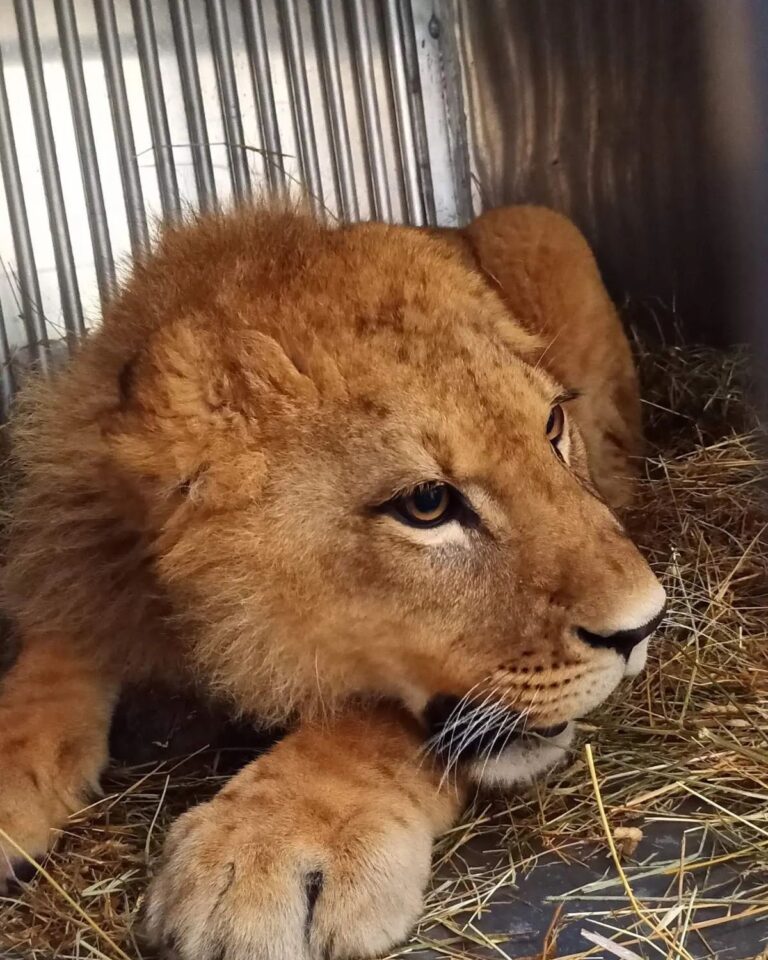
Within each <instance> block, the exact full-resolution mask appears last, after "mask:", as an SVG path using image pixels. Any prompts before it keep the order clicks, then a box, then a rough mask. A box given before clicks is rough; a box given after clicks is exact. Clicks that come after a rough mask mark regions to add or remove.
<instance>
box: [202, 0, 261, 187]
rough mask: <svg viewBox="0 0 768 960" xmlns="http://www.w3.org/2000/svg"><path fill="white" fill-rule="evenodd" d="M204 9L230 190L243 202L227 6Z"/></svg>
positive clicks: (245, 183) (247, 182) (241, 140)
mask: <svg viewBox="0 0 768 960" xmlns="http://www.w3.org/2000/svg"><path fill="white" fill-rule="evenodd" d="M207 7H208V24H209V27H210V31H211V49H212V50H213V59H214V62H215V64H216V77H217V79H218V83H219V100H220V102H221V112H222V114H223V117H224V130H225V131H226V137H227V147H228V149H229V168H230V171H231V174H232V189H233V190H234V194H235V197H236V198H237V199H238V200H244V199H246V198H247V197H249V196H250V195H251V177H250V172H249V170H248V154H247V151H246V149H245V134H244V133H243V121H242V117H241V116H240V100H239V97H238V93H237V80H236V79H235V64H234V61H233V59H232V44H231V42H230V38H229V23H228V22H227V10H226V2H224V0H208V3H207Z"/></svg>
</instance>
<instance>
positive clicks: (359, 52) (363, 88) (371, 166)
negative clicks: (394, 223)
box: [349, 0, 392, 220]
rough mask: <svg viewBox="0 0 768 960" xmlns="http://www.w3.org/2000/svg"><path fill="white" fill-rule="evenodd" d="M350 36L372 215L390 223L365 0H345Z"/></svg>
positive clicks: (390, 212)
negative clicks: (363, 132)
mask: <svg viewBox="0 0 768 960" xmlns="http://www.w3.org/2000/svg"><path fill="white" fill-rule="evenodd" d="M349 10H350V14H351V25H352V35H353V39H354V41H355V66H356V71H357V82H358V85H359V88H360V101H361V104H362V111H363V127H364V129H365V141H366V152H367V161H368V173H369V177H370V182H371V192H372V194H373V208H374V213H375V215H376V217H377V218H379V219H380V220H391V219H392V206H391V202H390V197H389V182H388V180H387V167H386V161H385V159H384V138H383V136H382V132H381V120H380V114H379V98H378V95H377V93H376V78H375V76H374V73H373V60H372V58H371V38H370V36H369V34H368V20H367V17H368V15H369V13H370V11H369V10H367V9H366V3H365V0H349Z"/></svg>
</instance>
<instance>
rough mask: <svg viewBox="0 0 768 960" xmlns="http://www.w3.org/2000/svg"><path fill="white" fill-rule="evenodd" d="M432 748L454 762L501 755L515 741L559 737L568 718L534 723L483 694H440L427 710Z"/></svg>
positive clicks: (432, 700)
mask: <svg viewBox="0 0 768 960" xmlns="http://www.w3.org/2000/svg"><path fill="white" fill-rule="evenodd" d="M424 721H425V723H426V726H427V731H428V735H429V743H430V747H431V750H432V752H433V753H434V754H435V755H436V756H438V757H440V758H441V759H443V760H445V761H448V762H450V763H452V764H455V763H458V762H462V761H473V760H477V759H478V758H484V759H487V758H492V757H494V756H499V755H501V754H502V753H503V752H504V751H505V750H506V749H507V748H508V747H509V746H510V744H512V743H518V742H520V741H527V742H529V743H531V744H533V743H535V742H536V741H537V740H538V741H546V740H551V739H553V738H556V737H559V736H560V735H561V734H562V733H563V732H564V731H565V730H566V729H567V727H568V722H567V721H563V722H562V723H557V724H553V725H551V726H542V727H537V726H533V725H532V724H531V723H530V721H529V720H528V718H527V717H526V715H525V714H523V713H520V712H518V711H515V710H510V709H509V708H507V707H504V706H503V705H501V704H499V703H498V702H494V701H492V700H487V701H486V700H483V699H482V698H468V697H456V696H453V695H450V694H438V695H437V696H434V697H432V699H431V700H430V701H429V703H428V704H427V706H426V708H425V710H424Z"/></svg>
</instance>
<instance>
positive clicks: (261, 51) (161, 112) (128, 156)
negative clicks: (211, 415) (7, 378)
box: [0, 0, 765, 358]
mask: <svg viewBox="0 0 768 960" xmlns="http://www.w3.org/2000/svg"><path fill="white" fill-rule="evenodd" d="M749 2H752V0H734V3H735V4H736V6H741V5H743V4H744V3H749ZM15 6H16V7H17V8H18V9H19V10H20V11H21V12H22V20H23V24H22V27H23V29H22V33H23V37H22V36H21V35H20V31H19V28H18V26H17V21H16V17H15V16H14V4H11V3H0V51H1V52H2V54H3V55H4V66H3V79H4V83H5V86H6V88H7V93H8V97H7V98H6V100H5V103H4V109H0V120H2V122H3V124H4V130H5V136H4V138H3V144H2V150H0V161H2V162H1V163H0V173H2V188H3V193H4V195H5V200H6V204H7V206H8V209H9V217H8V218H2V217H0V267H2V269H0V307H1V308H2V311H3V315H4V317H5V322H6V331H7V336H8V344H9V350H10V352H11V355H12V356H13V357H14V358H16V357H17V356H18V357H23V356H24V355H25V353H27V352H29V351H28V350H25V349H24V348H26V347H31V349H32V350H34V345H35V343H36V342H38V341H39V342H43V341H44V338H45V335H46V331H49V332H51V333H53V331H54V330H56V329H57V323H58V319H59V317H60V316H64V317H65V319H66V320H67V322H68V323H69V326H70V329H71V328H72V327H73V317H74V325H75V326H78V327H79V326H80V321H79V320H78V319H77V317H78V310H77V302H78V296H79V299H80V300H81V301H82V302H83V304H84V305H85V313H86V318H87V320H88V321H89V322H97V321H98V301H99V294H101V297H102V298H103V297H104V296H105V295H106V294H107V290H108V287H109V285H110V284H111V277H112V269H111V265H110V264H111V261H112V260H113V261H114V262H115V263H119V262H120V261H121V260H122V258H123V257H124V255H125V254H126V253H127V252H129V250H130V251H132V252H133V253H134V254H140V253H141V251H142V250H144V249H146V248H147V246H148V244H149V229H148V223H149V222H150V221H151V220H154V219H155V218H157V217H160V216H162V215H163V214H165V215H168V214H176V213H177V211H178V209H179V208H182V209H183V208H184V206H185V205H187V204H189V205H191V206H196V205H198V206H203V207H204V208H211V207H213V206H214V205H215V204H216V203H217V201H220V202H222V203H223V204H227V203H228V202H231V201H232V200H233V199H238V198H240V199H242V198H247V197H248V196H249V194H250V193H251V192H253V193H254V194H255V195H259V194H260V192H261V191H262V190H264V189H271V190H281V189H282V188H283V186H285V187H287V188H288V189H290V190H291V192H293V193H299V192H302V191H303V192H305V193H313V194H315V195H316V196H318V197H320V196H322V198H323V204H324V206H325V207H326V208H327V209H328V211H329V215H331V216H334V217H341V218H348V217H355V216H361V217H365V218H367V217H377V216H378V217H382V218H385V219H392V220H405V219H408V220H411V221H413V222H428V223H439V224H446V225H450V224H456V223H461V222H464V221H465V220H467V219H468V218H469V217H470V216H471V215H472V213H473V210H478V209H479V208H480V207H482V206H486V205H490V204H496V203H506V202H520V201H535V202H542V203H547V204H550V205H552V206H555V207H558V208H559V209H562V210H563V211H564V212H566V213H568V214H570V215H571V216H572V217H573V218H574V219H575V220H576V221H577V222H578V223H579V224H580V225H581V226H582V227H583V228H584V229H585V231H586V232H587V234H588V236H589V238H590V240H591V241H592V242H593V244H594V245H595V247H596V249H597V252H598V255H599V259H600V261H601V264H602V265H603V267H604V269H605V272H606V275H607V279H608V280H609V282H610V284H611V286H612V289H613V290H614V292H615V293H616V294H617V295H618V296H620V297H621V296H623V295H624V294H627V295H629V296H631V297H633V298H635V299H637V298H639V299H645V300H650V299H652V298H653V299H654V302H656V301H662V302H663V303H664V304H665V305H666V306H667V307H668V308H670V307H671V308H674V309H677V310H678V312H680V311H682V312H687V313H688V314H689V315H692V316H693V315H695V322H696V323H697V325H698V327H699V329H700V330H703V329H705V327H707V325H708V328H709V330H710V331H712V330H715V329H716V327H717V323H718V322H719V321H720V318H721V317H722V316H723V315H724V305H727V303H728V300H727V297H729V296H730V292H729V290H732V289H733V288H732V287H731V288H728V287H727V285H726V282H725V281H726V280H727V279H728V277H729V276H732V275H734V274H733V271H731V268H730V267H727V263H728V259H729V258H728V253H729V251H728V249H727V245H728V239H727V238H729V237H730V236H732V235H733V234H732V233H728V232H726V231H725V230H724V229H721V225H722V223H723V221H724V219H725V218H724V217H723V207H724V206H725V204H726V202H727V201H726V198H727V197H728V196H730V194H729V193H728V191H727V189H726V188H727V186H728V184H729V183H732V182H733V173H732V172H728V171H726V172H725V173H724V172H723V169H722V167H723V166H727V164H725V163H723V161H722V158H721V157H720V156H719V152H720V151H718V150H717V149H714V150H713V149H712V144H713V139H714V138H720V140H719V142H718V146H719V145H720V143H721V142H722V141H723V140H726V139H727V138H728V134H726V133H722V132H720V128H718V130H717V131H715V129H714V128H713V126H712V125H711V124H710V125H709V126H708V124H709V121H710V117H711V97H709V94H708V93H706V92H705V90H706V89H708V88H711V83H708V82H707V81H708V77H707V69H708V68H709V64H710V62H711V61H712V60H713V59H716V58H713V56H712V52H711V50H712V47H715V48H718V47H722V45H723V42H724V41H722V40H719V39H718V38H717V37H715V36H714V35H713V34H712V32H711V31H710V34H708V38H709V43H708V46H705V44H704V42H703V28H702V22H703V20H704V19H705V18H704V17H703V12H704V11H710V12H711V11H713V10H717V9H718V3H717V0H676V2H675V3H669V2H666V0H580V2H579V3H563V2H561V0H537V2H536V3H530V2H528V0H483V2H482V3H462V2H459V0H317V2H315V3H310V0H174V2H173V3H169V2H167V0H131V3H130V4H129V3H128V2H127V0H126V2H124V0H120V2H119V3H118V4H117V5H116V4H115V2H114V0H56V2H55V4H54V2H53V0H15ZM719 9H720V10H721V11H722V7H720V8H719ZM132 12H133V13H134V14H135V15H136V16H135V19H134V18H133V17H132V16H131V13H132ZM56 14H58V17H57V16H56ZM720 16H721V18H722V17H723V16H724V15H723V14H722V13H721V14H720ZM726 19H727V18H726ZM758 19H759V18H758ZM755 22H757V21H755ZM35 23H36V25H37V32H38V33H39V45H40V51H41V56H40V58H39V62H38V60H37V59H36V57H35V53H34V51H35V36H34V33H35V31H34V26H35ZM721 33H725V31H724V30H723V31H721ZM739 42H743V43H747V42H748V41H743V40H742V41H739ZM25 52H26V61H27V70H26V72H25V69H24V60H25V57H24V53H25ZM721 52H722V51H721ZM30 53H31V57H30ZM746 82H747V83H754V82H756V81H753V80H749V81H746ZM145 86H146V91H145ZM145 92H146V96H145ZM742 92H743V91H742ZM30 95H31V96H32V98H33V102H34V103H35V104H36V106H35V116H36V118H37V123H38V132H40V133H41V135H42V136H41V137H38V136H37V134H36V130H35V127H34V125H33V123H32V122H31V119H30V111H29V110H27V109H26V108H25V105H26V103H27V102H28V97H29V96H30ZM708 97H709V99H708ZM41 98H42V99H41ZM733 99H734V98H733V97H732V101H733ZM46 102H47V110H48V113H49V119H50V123H48V124H47V123H46V122H45V110H46ZM2 107H3V101H2V97H0V108H2ZM89 114H90V118H89ZM753 124H754V121H753ZM49 127H52V135H51V136H49V135H48V134H49V133H51V131H50V130H49ZM722 129H725V128H722ZM40 144H42V147H43V149H42V151H41V156H38V145H40ZM14 156H15V158H16V160H18V161H19V162H18V163H15V162H14ZM54 168H56V169H57V170H58V176H59V177H60V179H61V181H62V182H63V183H65V184H66V191H64V195H63V203H60V202H58V200H61V199H62V198H60V197H58V194H57V190H56V176H57V173H56V169H54ZM729 177H730V180H729ZM764 179H765V178H764V177H763V181H759V178H758V179H757V180H756V181H755V182H756V183H757V182H764ZM757 192H758V191H757V188H756V187H755V188H754V189H752V195H755V196H756V195H757ZM100 193H101V194H102V195H103V202H102V201H101V199H100ZM57 197H58V200H57ZM46 198H48V199H50V198H53V202H52V204H48V203H47V200H46ZM747 206H748V204H747ZM49 207H50V209H49ZM740 209H741V208H740ZM49 212H50V213H51V218H52V219H51V225H50V226H49V225H48V223H47V220H48V214H49ZM739 216H741V219H742V221H743V223H746V215H742V214H739ZM54 221H55V223H54ZM51 226H53V229H51ZM755 229H756V228H755V227H754V226H752V227H750V230H751V231H752V234H751V235H754V231H755ZM67 230H68V232H69V234H70V236H71V244H70V246H71V249H72V258H70V256H69V254H68V252H67V240H66V233H67ZM110 252H111V255H110ZM71 259H74V266H73V263H72V262H71ZM729 271H730V272H729ZM78 291H79V293H78ZM17 298H18V299H19V301H20V302H19V303H18V304H17V302H16V300H17Z"/></svg>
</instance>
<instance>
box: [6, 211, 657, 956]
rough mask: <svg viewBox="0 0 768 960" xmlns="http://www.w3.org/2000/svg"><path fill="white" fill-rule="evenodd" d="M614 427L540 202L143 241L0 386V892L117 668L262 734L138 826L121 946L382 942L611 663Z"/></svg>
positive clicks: (72, 806) (98, 746)
mask: <svg viewBox="0 0 768 960" xmlns="http://www.w3.org/2000/svg"><path fill="white" fill-rule="evenodd" d="M638 437H639V417H638V396H637V387H636V381H635V374H634V371H633V367H632V361H631V357H630V351H629V348H628V345H627V342H626V340H625V338H624V335H623V333H622V330H621V326H620V324H619V321H618V319H617V317H616V314H615V312H614V310H613V307H612V306H611V304H610V302H609V300H608V297H607V295H606V293H605V290H604V288H603V285H602V283H601V280H600V277H599V274H598V271H597V269H596V266H595V263H594V261H593V258H592V256H591V254H590V251H589V249H588V247H587V245H586V243H585V242H584V240H583V238H582V237H581V235H580V234H579V233H578V231H577V230H576V229H575V228H574V227H573V226H572V225H571V224H570V223H569V222H568V221H566V220H564V219H563V218H562V217H560V216H557V215H556V214H554V213H551V212H549V211H546V210H542V209H534V208H525V207H520V208H508V209H500V210H495V211H491V212H489V213H487V214H485V215H483V216H481V217H480V218H479V219H478V220H476V221H475V222H474V223H472V224H471V225H470V226H469V227H467V228H466V229H465V230H461V231H456V232H451V231H431V232H430V231H420V230H415V229H409V228H405V227H393V226H385V225H383V224H377V223H367V224H356V225H352V226H341V227H338V228H335V229H330V228H328V227H326V226H323V225H321V224H320V223H318V222H316V221H314V220H313V219H311V218H309V217H307V216H304V215H300V214H297V213H295V212H286V211H284V210H274V209H263V208H262V209H244V210H240V211H237V212H235V213H232V214H229V215H221V216H214V217H209V218H202V219H199V220H197V221H195V222H194V223H191V224H189V225H186V226H182V227H174V228H169V229H168V230H166V231H165V232H164V234H163V235H162V237H161V238H160V239H159V241H158V244H157V247H156V250H155V251H154V253H153V254H152V255H151V256H150V257H148V258H147V259H146V260H145V261H142V262H139V263H137V264H136V265H135V267H134V269H133V273H132V276H131V277H130V279H129V280H128V281H127V282H126V284H125V286H124V288H123V290H122V292H121V293H120V294H119V295H118V296H117V298H116V299H115V301H114V303H113V304H112V305H111V306H110V307H109V309H108V310H107V311H106V315H105V317H104V323H103V325H102V327H101V328H100V329H99V330H98V332H96V333H95V334H93V336H92V337H90V338H89V339H88V341H87V342H86V343H85V345H84V346H83V348H82V349H81V351H80V353H79V354H78V355H77V357H76V358H75V359H74V360H73V361H72V363H71V364H70V365H69V367H68V368H67V369H66V370H64V371H63V372H62V373H60V374H58V375H57V376H55V377H54V378H53V379H51V380H49V381H45V382H42V381H41V382H38V383H36V384H34V385H33V386H31V387H29V388H28V389H27V391H26V392H25V395H24V396H23V398H22V401H21V405H20V411H19V414H18V418H17V422H16V428H15V444H16V457H17V461H18V465H19V468H20V472H21V476H22V483H21V486H20V489H19V492H18V494H17V496H16V499H15V502H14V503H13V505H12V513H13V518H12V529H11V547H10V550H9V557H10V560H9V563H8V566H7V569H6V570H5V574H4V585H3V590H4V597H5V604H6V609H7V611H8V613H9V614H10V615H11V616H12V617H13V619H14V621H15V624H16V625H17V628H18V630H19V632H20V636H21V641H22V650H21V654H20V656H19V658H18V661H17V662H16V664H15V665H14V666H13V667H12V668H11V670H10V672H8V673H7V675H6V676H5V677H4V679H3V681H2V687H1V688H0V827H2V830H3V831H4V832H5V834H7V835H8V836H9V837H10V838H12V840H13V841H14V844H13V845H12V844H9V843H6V844H2V845H0V846H1V847H2V849H1V850H0V879H2V877H5V878H8V877H10V876H11V875H12V873H13V871H14V869H15V868H16V865H17V864H18V862H19V857H18V849H17V845H18V847H20V848H22V849H24V850H26V851H27V852H28V853H29V854H31V855H38V854H40V853H41V852H43V851H44V850H45V849H46V847H47V845H48V844H49V841H50V839H51V831H52V829H54V828H56V827H59V826H61V825H62V823H63V822H64V821H65V819H66V818H67V816H68V815H69V814H70V813H71V812H72V811H74V810H77V809H78V808H79V807H80V806H81V805H82V804H83V803H84V802H85V799H86V797H87V795H88V792H89V791H90V790H92V789H94V788H95V787H96V786H97V784H98V780H99V775H100V773H101V771H102V769H103V767H104V765H105V763H106V759H107V748H106V744H107V730H108V727H109V723H110V717H111V713H112V710H113V707H114V704H115V700H116V697H117V694H118V692H119V690H120V687H121V685H122V684H123V683H125V682H126V681H127V680H131V681H134V680H136V679H140V678H141V677H142V676H147V675H150V676H152V677H153V678H155V679H157V678H165V680H174V679H175V680H177V681H179V680H181V679H184V680H188V679H189V678H194V680H195V681H196V682H197V684H198V685H199V686H203V687H207V689H209V690H210V691H211V692H212V693H215V695H216V696H217V697H219V698H221V697H224V698H227V699H228V701H229V702H230V703H231V705H232V709H233V711H236V712H237V713H239V714H241V715H245V716H247V717H251V718H253V720H254V721H257V722H263V721H270V722H273V721H280V722H287V723H288V724H289V725H290V727H291V729H292V732H291V733H290V734H289V735H288V736H287V737H286V738H285V739H284V740H283V741H282V742H280V743H279V744H278V745H277V746H276V747H275V748H274V749H273V750H271V751H270V752H268V753H267V754H266V755H264V756H263V757H261V758H260V759H258V760H256V761H255V762H253V763H252V764H250V765H249V766H248V767H246V768H245V769H244V770H243V771H242V772H241V773H240V774H238V775H237V776H236V777H234V779H232V781H231V782H230V783H229V784H228V785H227V786H226V787H225V788H224V789H223V790H222V791H221V792H220V793H219V795H218V796H217V797H216V798H215V799H214V800H212V801H211V802H210V803H207V804H204V805H202V806H199V807H197V808H195V809H193V810H191V811H190V812H189V813H187V814H185V815H184V816H183V817H181V818H180V820H179V821H178V822H177V823H176V825H175V826H174V827H173V829H172V830H171V832H170V836H169V837H168V842H167V848H166V855H165V861H164V863H163V865H162V866H161V867H160V869H159V872H158V874H157V876H156V879H155V881H154V883H153V885H152V888H151V890H150V892H149V895H148V909H147V918H146V921H147V929H148V931H149V935H150V937H151V938H152V939H153V940H154V941H155V942H156V943H157V944H158V946H159V947H160V948H161V949H162V950H164V951H165V952H166V953H167V954H168V955H169V956H173V957H175V958H181V960H214V958H217V960H222V958H226V960H246V958H247V960H256V958H265V960H267V958H269V960H310V958H311V960H321V958H323V960H333V958H349V957H353V956H371V955H375V954H377V953H380V952H384V951H387V950H389V949H390V948H391V947H392V945H393V944H394V943H396V942H397V941H399V940H402V939H403V938H404V937H405V936H406V935H407V934H408V931H409V929H410V927H411V925H412V924H413V923H414V921H415V920H416V918H417V916H418V914H419V910H420V906H421V902H422V892H423V890H424V886H425V884H426V882H427V879H428V876H429V869H430V852H431V847H432V842H433V839H434V837H435V836H436V835H437V834H439V833H440V832H441V831H443V830H445V829H446V828H447V827H448V826H449V825H450V824H451V823H452V822H453V821H454V820H455V819H456V817H457V816H458V815H459V813H460V811H461V808H462V803H463V799H464V793H465V788H466V785H467V784H468V783H470V782H471V781H473V780H475V781H477V780H481V781H485V782H496V783H509V782H512V781H515V780H526V779H529V778H530V777H532V776H535V775H536V774H537V773H538V772H540V771H542V770H544V769H545V768H546V767H548V766H550V765H551V764H552V763H554V762H556V761H557V760H558V759H559V758H560V757H562V756H563V753H564V751H565V750H566V749H567V747H568V745H569V743H570V739H571V735H572V730H573V720H574V719H575V718H577V717H580V716H582V715H583V714H585V713H586V712H588V711H589V710H591V709H592V708H594V707H595V706H596V705H597V704H599V703H600V702H601V701H603V700H604V699H605V697H606V696H608V694H609V693H610V692H611V691H612V690H613V689H614V688H615V687H616V686H617V684H618V683H620V681H621V680H622V678H624V677H626V676H631V675H633V674H635V673H637V672H638V671H639V670H640V669H642V666H643V663H644V661H645V655H646V647H647V641H648V636H649V634H650V633H651V631H652V630H653V628H654V627H655V626H656V624H657V622H658V620H659V617H660V616H661V612H662V609H663V606H664V592H663V590H662V588H661V587H660V585H659V584H658V582H657V581H656V579H655V577H654V576H653V574H652V573H651V571H650V569H649V568H648V566H647V565H646V563H645V562H644V560H643V559H642V558H641V556H640V554H639V553H638V552H637V550H636V549H635V547H634V546H633V545H632V543H631V542H630V541H629V540H628V538H627V536H626V533H625V532H624V530H623V528H622V526H621V523H620V522H619V520H618V519H617V517H616V515H615V513H614V510H613V508H615V507H619V506H621V504H622V503H623V502H624V501H625V500H626V499H627V497H628V496H629V493H630V488H631V474H632V463H631V458H632V456H633V455H634V454H635V453H636V451H637V444H638Z"/></svg>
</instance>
